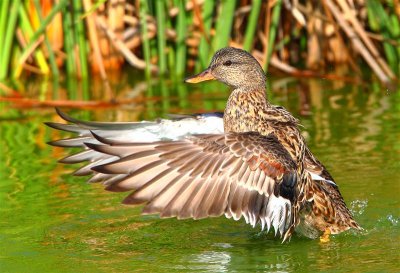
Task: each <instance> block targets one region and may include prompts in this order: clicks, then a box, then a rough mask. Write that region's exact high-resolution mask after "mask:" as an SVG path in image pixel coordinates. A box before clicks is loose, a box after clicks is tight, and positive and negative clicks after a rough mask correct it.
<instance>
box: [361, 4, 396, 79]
mask: <svg viewBox="0 0 400 273" xmlns="http://www.w3.org/2000/svg"><path fill="white" fill-rule="evenodd" d="M366 4H367V14H368V23H369V25H370V28H371V29H372V30H374V31H375V32H378V33H380V34H382V36H383V37H384V38H385V39H392V38H394V39H396V37H397V39H398V36H399V34H398V33H396V29H397V30H398V24H399V22H398V21H397V20H392V19H391V18H390V17H389V15H388V14H387V13H386V12H385V9H384V8H383V6H382V4H381V3H380V2H379V1H367V2H366ZM394 17H395V16H394ZM396 23H397V24H396ZM396 25H397V28H396ZM393 34H394V35H393ZM396 34H397V35H396ZM382 44H383V51H384V52H385V56H386V58H387V61H388V63H389V66H390V67H391V68H392V69H393V70H394V71H397V72H398V70H399V61H400V60H399V58H400V55H398V53H400V50H399V49H398V50H397V52H396V48H395V47H394V46H393V45H391V44H390V43H389V42H388V41H385V40H384V41H383V42H382Z"/></svg>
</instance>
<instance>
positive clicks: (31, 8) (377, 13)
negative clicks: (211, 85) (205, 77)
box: [0, 0, 400, 91]
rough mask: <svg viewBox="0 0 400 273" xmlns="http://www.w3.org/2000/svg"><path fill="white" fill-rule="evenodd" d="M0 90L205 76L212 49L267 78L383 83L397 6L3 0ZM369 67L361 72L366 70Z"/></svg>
mask: <svg viewBox="0 0 400 273" xmlns="http://www.w3.org/2000/svg"><path fill="white" fill-rule="evenodd" d="M0 3H1V4H0V5H1V7H0V8H1V11H0V39H1V41H0V80H2V82H0V89H3V90H6V91H7V90H12V89H15V86H13V85H12V84H11V83H10V80H12V79H18V78H21V77H24V76H31V75H42V76H51V77H53V78H58V77H59V76H60V75H67V76H76V77H77V78H81V79H85V78H88V77H89V76H90V75H93V74H99V75H100V76H101V78H102V79H103V80H107V78H108V77H109V74H110V73H114V72H113V71H119V70H121V69H123V68H124V67H125V65H126V64H129V65H131V66H133V67H134V68H136V69H138V70H142V71H144V72H143V73H144V74H145V75H146V76H147V78H150V77H151V76H152V75H165V74H168V75H169V76H170V77H175V76H176V77H181V76H183V75H184V74H188V73H186V71H187V70H194V71H196V72H198V71H200V70H201V69H203V68H205V67H206V66H207V65H208V62H209V60H210V58H211V56H212V54H213V53H214V52H215V51H216V50H217V49H219V48H221V47H225V46H228V45H229V46H234V47H240V48H243V49H245V50H247V51H249V52H251V53H252V54H253V55H254V56H255V57H256V58H257V59H258V60H259V61H260V63H261V64H262V65H263V66H264V68H265V69H268V71H270V72H271V73H275V71H280V72H284V73H286V74H290V75H294V76H301V77H302V76H310V77H314V76H315V77H324V78H330V79H337V78H338V79H344V80H348V81H355V82H357V81H359V80H362V79H363V78H364V79H365V78H366V75H369V74H370V73H368V72H370V71H372V72H373V74H375V75H376V77H377V78H378V79H379V80H380V81H381V82H383V83H392V82H397V81H398V75H399V71H400V19H399V18H400V2H399V0H381V1H379V0H322V1H302V0H271V1H261V0H253V1H250V0H237V1H236V0H220V1H210V0H157V1H156V0H107V1H106V0H100V1H93V0H14V1H11V0H2V1H1V2H0ZM367 66H368V67H369V68H370V69H364V68H365V67H367Z"/></svg>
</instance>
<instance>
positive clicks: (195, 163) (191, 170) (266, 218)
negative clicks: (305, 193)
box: [52, 125, 298, 237]
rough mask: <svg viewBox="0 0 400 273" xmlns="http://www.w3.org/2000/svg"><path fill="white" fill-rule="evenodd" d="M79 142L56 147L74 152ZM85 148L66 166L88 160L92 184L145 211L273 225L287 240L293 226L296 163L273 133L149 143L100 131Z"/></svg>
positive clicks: (85, 169) (84, 172)
mask: <svg viewBox="0 0 400 273" xmlns="http://www.w3.org/2000/svg"><path fill="white" fill-rule="evenodd" d="M66 126H71V125H66ZM53 127H54V126H53ZM66 128H70V127H64V129H66ZM60 129H63V128H60ZM79 141H80V142H81V144H80V145H79V146H81V145H82V140H79ZM79 141H75V142H74V139H73V138H72V139H70V140H68V141H65V140H62V141H58V142H57V141H55V142H52V144H53V145H56V146H62V147H65V146H67V147H70V146H73V145H71V143H73V144H74V145H76V144H78V142H79ZM84 145H85V146H86V148H85V150H84V151H82V152H80V153H78V154H77V155H73V156H70V157H67V158H65V159H63V162H64V163H77V162H81V161H89V163H88V164H87V165H85V166H83V167H82V168H81V169H80V170H78V171H77V173H76V174H78V175H88V174H93V176H92V178H91V179H90V182H102V183H104V185H105V186H106V189H107V190H110V191H130V192H131V193H130V194H129V195H128V196H127V197H126V198H125V200H124V203H125V204H142V203H144V204H145V207H144V209H143V212H144V213H159V214H160V216H161V217H178V218H194V219H200V218H205V217H210V216H220V215H223V214H225V215H226V216H227V217H228V218H230V217H233V218H234V219H235V220H237V219H240V218H241V217H242V216H243V217H244V218H245V220H246V222H247V223H250V224H251V225H253V226H255V225H256V224H257V223H260V224H261V225H262V228H264V226H266V227H267V228H268V229H269V228H270V226H273V227H274V229H275V232H278V231H279V233H280V234H281V235H283V234H285V233H286V232H287V231H288V230H289V228H290V227H291V226H292V225H293V213H292V207H293V204H294V202H295V201H296V196H297V193H296V189H297V183H298V176H297V173H296V165H295V163H294V162H293V160H292V158H291V157H290V155H289V154H288V152H287V151H286V150H285V149H284V148H283V146H282V145H281V144H280V143H279V141H278V140H277V138H276V137H275V136H273V135H270V136H261V135H259V134H258V133H251V132H250V133H229V134H208V135H195V136H191V137H187V138H184V139H181V140H178V141H157V142H150V143H148V142H121V141H117V140H115V139H109V138H107V137H102V136H99V135H97V134H96V133H93V135H92V136H85V141H84ZM289 236H290V234H289ZM285 237H286V236H285Z"/></svg>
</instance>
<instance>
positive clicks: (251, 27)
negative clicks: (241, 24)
mask: <svg viewBox="0 0 400 273" xmlns="http://www.w3.org/2000/svg"><path fill="white" fill-rule="evenodd" d="M261 3H262V0H254V1H253V5H252V8H251V12H250V15H249V21H248V23H247V27H246V33H245V36H244V41H243V49H244V50H247V51H250V50H251V49H252V48H253V42H254V33H255V31H256V28H257V24H258V16H259V14H260V10H261Z"/></svg>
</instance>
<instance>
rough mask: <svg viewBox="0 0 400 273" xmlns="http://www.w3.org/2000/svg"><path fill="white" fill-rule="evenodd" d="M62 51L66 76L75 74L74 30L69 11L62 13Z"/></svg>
mask: <svg viewBox="0 0 400 273" xmlns="http://www.w3.org/2000/svg"><path fill="white" fill-rule="evenodd" d="M63 31H64V49H65V53H66V55H67V57H66V70H67V74H68V75H72V74H74V73H76V64H75V58H74V56H75V54H74V44H75V42H74V29H73V26H72V14H71V11H70V9H66V10H64V11H63Z"/></svg>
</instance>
